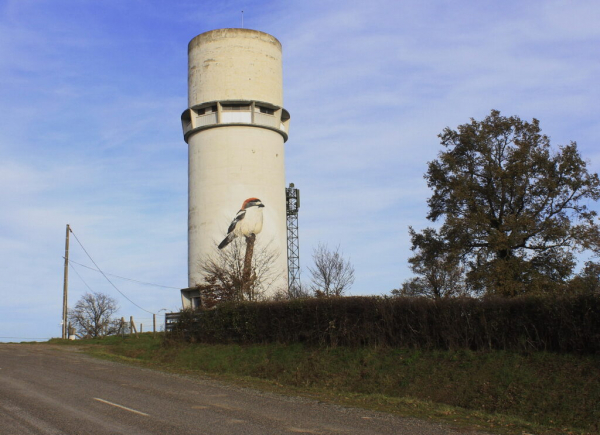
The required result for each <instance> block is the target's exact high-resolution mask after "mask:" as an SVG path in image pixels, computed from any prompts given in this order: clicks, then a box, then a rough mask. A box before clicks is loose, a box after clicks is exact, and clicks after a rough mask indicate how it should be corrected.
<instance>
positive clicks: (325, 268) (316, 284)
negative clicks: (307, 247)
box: [308, 243, 354, 297]
mask: <svg viewBox="0 0 600 435" xmlns="http://www.w3.org/2000/svg"><path fill="white" fill-rule="evenodd" d="M312 258H313V261H314V267H309V268H308V270H309V272H310V275H311V285H310V289H311V290H312V291H313V293H314V294H315V296H326V297H327V296H342V295H343V294H344V293H345V292H346V290H348V289H349V288H350V287H352V284H354V266H352V263H350V261H349V260H345V259H344V256H343V254H342V253H341V252H340V247H339V245H338V246H337V247H336V248H335V250H333V251H330V250H329V248H328V247H327V245H325V244H322V243H319V245H318V246H317V247H316V248H315V249H313V254H312Z"/></svg>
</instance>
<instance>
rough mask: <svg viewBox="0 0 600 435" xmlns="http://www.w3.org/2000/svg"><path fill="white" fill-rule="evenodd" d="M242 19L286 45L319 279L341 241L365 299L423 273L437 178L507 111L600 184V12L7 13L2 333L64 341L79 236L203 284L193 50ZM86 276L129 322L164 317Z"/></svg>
mask: <svg viewBox="0 0 600 435" xmlns="http://www.w3.org/2000/svg"><path fill="white" fill-rule="evenodd" d="M142 5H143V7H141V6H142ZM241 10H244V17H245V26H246V27H249V28H256V29H258V30H262V31H265V32H268V33H271V34H273V35H275V36H276V37H277V38H278V39H279V40H280V41H281V42H282V44H283V49H284V80H285V82H284V83H285V89H284V93H285V96H284V99H285V106H286V108H287V109H289V110H290V112H291V115H292V120H291V122H292V124H291V125H292V126H291V132H290V140H289V141H288V143H287V144H286V164H287V178H288V180H289V181H292V182H295V183H296V185H297V186H298V187H299V188H300V189H301V196H302V206H301V209H300V236H301V238H300V246H301V263H302V265H303V266H306V265H307V264H308V263H309V262H310V257H311V251H312V247H313V246H316V244H317V243H318V242H319V241H322V242H325V243H328V244H329V245H331V246H333V245H337V244H339V245H340V248H341V250H342V251H343V252H344V253H345V255H347V256H348V257H349V258H351V260H352V261H353V263H354V264H355V267H356V271H357V281H356V284H355V286H354V289H353V293H356V294H380V293H383V292H387V291H389V290H390V289H392V288H394V287H398V285H399V284H400V282H401V281H402V280H403V279H406V278H407V277H408V276H409V275H410V273H409V271H408V268H407V266H406V259H407V258H408V257H409V256H410V244H409V238H408V234H407V228H408V226H409V225H413V226H415V227H416V228H423V227H424V226H427V225H428V224H429V223H428V222H427V221H426V220H425V215H426V198H427V197H428V195H429V191H428V189H427V186H426V184H425V181H424V180H423V178H422V175H423V173H424V172H425V170H426V164H427V162H428V161H430V160H432V159H434V158H435V156H436V155H437V153H438V151H439V141H438V138H437V137H436V135H437V134H438V133H440V132H441V131H442V129H443V128H444V127H446V126H450V127H456V126H457V125H459V124H462V123H465V122H467V121H468V119H469V118H470V117H475V118H482V117H483V116H485V115H486V114H487V113H489V110H490V109H492V108H495V109H499V110H501V111H502V112H503V113H505V114H508V115H512V114H516V115H519V116H521V117H522V118H524V119H531V118H533V117H536V118H538V119H540V121H541V125H542V128H543V130H544V132H545V133H547V134H548V135H550V136H551V138H552V141H553V142H554V143H555V144H564V143H567V142H568V141H569V140H576V141H577V142H578V143H579V146H580V149H581V151H582V154H583V155H584V157H586V158H589V159H590V160H591V162H590V168H591V169H592V170H594V171H598V170H600V152H599V151H598V150H597V145H596V141H597V137H598V136H599V133H600V126H599V124H598V122H597V114H598V113H599V105H600V103H599V101H600V84H599V82H598V80H597V77H598V76H600V48H599V47H600V44H599V42H600V41H599V39H600V28H599V27H598V26H597V23H598V21H599V19H600V6H598V4H597V2H593V1H582V2H577V3H576V4H575V3H565V2H562V1H533V2H525V3H524V2H518V1H512V0H511V1H508V2H501V3H498V2H495V3H493V2H463V1H458V2H447V1H442V0H440V1H434V2H419V1H403V2H396V1H392V0H373V1H370V2H368V3H365V2H360V1H354V0H352V1H344V2H340V1H316V0H305V1H291V2H278V1H260V2H259V1H242V0H230V1H226V2H213V3H206V2H200V3H198V2H197V1H191V0H190V1H181V2H177V4H174V3H173V2H166V1H156V2H152V3H148V2H143V1H141V0H136V1H129V2H122V1H117V0H107V1H103V2H102V3H101V4H98V3H94V4H91V3H90V4H87V3H85V2H83V3H81V2H80V3H73V2H67V1H64V0H56V1H53V2H52V3H51V4H50V3H44V2H37V1H29V0H13V1H5V2H3V3H2V4H0V42H1V43H0V57H1V58H2V59H4V61H3V62H2V63H0V80H1V82H2V83H3V86H2V87H0V101H2V102H1V103H0V186H1V189H0V201H2V212H0V264H2V272H3V274H2V275H3V283H4V287H3V291H2V296H3V304H2V308H0V319H2V322H3V323H1V324H0V332H1V333H0V335H10V334H13V333H14V334H21V335H23V336H31V337H36V336H47V335H57V334H58V332H59V331H60V328H59V326H58V322H59V319H60V310H61V294H62V293H61V292H62V261H63V260H62V258H61V257H62V255H63V250H64V231H65V225H66V223H70V224H72V225H73V228H74V231H75V232H76V234H77V235H78V236H80V237H81V239H82V241H83V243H84V244H85V246H86V248H88V249H89V250H90V252H91V254H92V255H93V256H94V258H95V260H96V261H97V262H98V264H99V265H100V266H101V267H102V268H103V269H105V270H106V271H108V272H111V273H115V274H118V275H121V276H126V277H132V278H136V279H139V280H143V281H148V282H156V283H161V284H165V285H174V286H185V283H186V275H187V272H186V269H187V265H186V263H187V260H186V256H187V252H186V236H187V146H186V144H185V143H184V142H183V139H182V135H181V131H180V129H181V127H180V123H179V116H180V114H181V112H182V111H183V110H184V109H185V105H186V104H187V98H186V89H187V82H186V68H187V66H186V65H187V58H186V56H187V43H188V41H189V40H190V39H191V38H192V37H194V36H195V35H196V34H198V33H201V32H203V31H206V30H211V29H214V28H219V27H237V26H239V25H241ZM73 243H75V242H73ZM72 251H73V252H72V258H73V259H74V260H76V261H80V262H82V263H85V264H89V260H88V259H87V256H86V255H85V253H84V252H83V251H82V250H81V249H80V248H79V247H78V246H77V244H74V245H73V249H72ZM77 270H78V271H79V272H80V274H81V276H82V278H83V279H84V280H85V281H86V282H88V284H89V285H90V286H91V287H92V288H93V289H94V290H100V291H105V292H107V293H109V294H111V295H113V296H115V297H116V298H117V299H119V302H120V305H121V307H122V308H121V312H122V314H123V315H125V316H128V315H132V314H133V315H134V316H137V317H140V318H143V316H145V313H144V312H143V311H140V310H138V309H137V308H136V307H135V306H132V305H131V304H130V303H128V302H127V301H126V300H125V299H123V298H122V297H121V296H120V295H119V294H118V293H116V291H115V290H114V289H112V288H110V286H109V285H108V284H107V283H106V282H105V281H104V279H103V278H102V277H101V276H99V275H98V273H97V272H93V271H89V270H87V269H85V268H78V269H77ZM307 276H308V275H307V273H306V270H304V272H303V278H304V279H306V278H307ZM71 284H72V298H73V299H72V300H76V298H77V297H78V296H79V295H81V294H82V293H83V292H85V291H86V290H87V287H86V286H85V285H84V284H83V282H81V280H80V279H79V277H78V276H77V275H74V276H72V277H71ZM116 284H117V285H118V286H119V288H121V286H122V290H123V292H125V293H126V294H127V295H128V296H129V297H131V298H132V299H133V300H134V301H136V302H138V303H139V304H140V305H141V306H143V307H144V308H147V309H149V310H151V311H157V310H159V309H161V308H169V309H171V308H176V307H177V306H178V305H179V303H180V300H179V292H178V291H177V290H165V289H162V290H161V289H157V288H148V287H145V286H143V285H141V284H134V283H131V282H127V281H122V282H121V281H118V280H117V281H116ZM41 307H43V308H41ZM22 319H27V320H28V321H26V322H23V321H22ZM4 331H6V332H4Z"/></svg>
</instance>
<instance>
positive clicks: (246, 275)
mask: <svg viewBox="0 0 600 435" xmlns="http://www.w3.org/2000/svg"><path fill="white" fill-rule="evenodd" d="M255 240H256V234H250V235H249V236H246V254H245V256H244V270H243V272H242V294H241V295H240V296H241V298H240V299H243V298H244V296H245V295H247V296H248V299H249V300H253V299H254V298H253V296H254V295H251V294H250V291H251V282H250V278H251V275H252V256H253V255H254V241H255Z"/></svg>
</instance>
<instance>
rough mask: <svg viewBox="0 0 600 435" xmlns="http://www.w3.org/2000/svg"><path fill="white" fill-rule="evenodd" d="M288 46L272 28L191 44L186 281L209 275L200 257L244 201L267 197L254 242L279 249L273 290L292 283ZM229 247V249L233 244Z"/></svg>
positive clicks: (189, 294)
mask: <svg viewBox="0 0 600 435" xmlns="http://www.w3.org/2000/svg"><path fill="white" fill-rule="evenodd" d="M281 55H282V52H281V44H280V42H279V41H278V40H277V39H276V38H274V37H273V36H271V35H268V34H266V33H263V32H259V31H256V30H250V29H218V30H212V31H210V32H206V33H202V34H200V35H198V36H196V37H195V38H194V39H192V40H191V41H190V43H189V46H188V109H186V110H185V111H184V112H183V114H182V116H181V121H182V127H183V134H184V139H185V141H186V142H187V143H188V150H189V161H188V182H189V185H188V286H189V289H186V290H182V299H183V303H184V306H193V305H195V303H194V302H197V301H196V299H195V298H197V296H199V295H197V294H196V293H195V292H194V290H193V288H194V287H196V286H197V285H199V284H201V283H202V282H203V275H202V271H201V268H200V264H201V262H202V261H203V260H204V259H206V258H207V257H208V256H211V255H214V254H215V252H216V249H218V248H217V245H218V244H219V242H220V241H221V240H222V239H223V237H224V236H225V235H226V234H227V230H228V227H229V225H230V223H231V221H232V219H233V218H234V217H235V216H236V213H237V212H238V210H240V208H241V206H242V203H243V202H244V201H245V200H247V199H249V198H259V199H260V200H261V201H262V204H264V208H261V210H262V213H263V225H262V230H261V231H260V233H259V234H257V235H256V246H257V248H259V247H261V246H266V245H269V249H270V250H272V251H273V252H276V253H277V254H278V258H277V260H276V262H275V264H273V265H272V269H273V270H274V271H275V272H276V274H277V276H278V278H277V280H276V282H274V284H273V285H272V286H270V289H271V291H272V292H275V291H278V290H280V289H286V288H287V256H286V250H287V242H286V237H287V229H286V197H285V160H284V142H285V141H286V140H287V138H288V131H289V120H290V115H289V113H288V112H287V111H286V110H285V109H284V108H283V77H282V58H281V57H282V56H281ZM224 249H228V248H227V247H226V248H224Z"/></svg>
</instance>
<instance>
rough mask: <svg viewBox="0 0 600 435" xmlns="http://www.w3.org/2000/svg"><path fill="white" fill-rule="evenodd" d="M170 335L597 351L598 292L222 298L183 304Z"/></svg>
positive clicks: (213, 339) (599, 333)
mask: <svg viewBox="0 0 600 435" xmlns="http://www.w3.org/2000/svg"><path fill="white" fill-rule="evenodd" d="M172 338H173V339H176V340H186V341H197V342H205V343H228V342H235V343H240V344H244V343H274V342H277V343H288V344H289V343H305V344H308V345H314V346H390V347H408V348H422V349H470V350H486V349H499V350H515V351H551V352H575V353H588V354H589V353H600V297H598V296H594V295H585V296H572V297H565V296H563V297H542V296H526V297H518V298H511V299H504V298H484V299H474V298H450V299H441V300H431V299H425V298H414V297H405V298H403V297H396V298H391V297H345V298H313V299H299V300H291V301H276V302H242V303H228V304H222V305H219V306H218V307H217V308H216V309H213V310H207V311H199V312H190V311H186V312H182V316H181V318H180V319H179V322H178V323H177V325H176V327H175V328H174V331H173V333H172Z"/></svg>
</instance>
